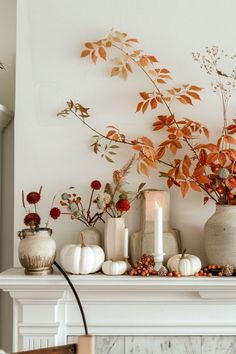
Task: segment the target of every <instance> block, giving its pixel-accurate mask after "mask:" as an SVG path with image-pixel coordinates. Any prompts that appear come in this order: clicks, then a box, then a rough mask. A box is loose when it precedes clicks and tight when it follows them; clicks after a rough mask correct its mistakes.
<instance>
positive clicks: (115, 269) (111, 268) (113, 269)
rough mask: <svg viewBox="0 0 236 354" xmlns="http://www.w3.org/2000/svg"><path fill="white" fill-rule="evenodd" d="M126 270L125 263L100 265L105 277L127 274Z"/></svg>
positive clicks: (110, 262)
mask: <svg viewBox="0 0 236 354" xmlns="http://www.w3.org/2000/svg"><path fill="white" fill-rule="evenodd" d="M127 269H128V267H127V263H126V262H125V261H114V262H113V261H106V262H104V263H103V265H102V271H103V273H104V274H106V275H122V274H124V273H125V272H127Z"/></svg>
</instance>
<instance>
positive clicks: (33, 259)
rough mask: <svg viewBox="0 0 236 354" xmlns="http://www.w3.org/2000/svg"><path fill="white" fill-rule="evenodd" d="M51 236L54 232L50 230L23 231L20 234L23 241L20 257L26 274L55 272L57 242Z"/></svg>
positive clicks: (19, 252) (19, 249) (19, 251)
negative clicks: (53, 266)
mask: <svg viewBox="0 0 236 354" xmlns="http://www.w3.org/2000/svg"><path fill="white" fill-rule="evenodd" d="M51 235H52V230H51V229H49V228H38V229H36V230H32V229H23V230H22V231H19V232H18V236H19V237H20V239H21V240H20V243H19V248H18V255H19V260H20V263H21V265H22V266H23V267H24V268H25V274H28V275H44V274H50V273H52V272H53V268H52V265H53V262H54V260H55V257H56V242H55V240H54V239H53V238H52V237H51Z"/></svg>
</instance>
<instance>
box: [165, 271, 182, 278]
mask: <svg viewBox="0 0 236 354" xmlns="http://www.w3.org/2000/svg"><path fill="white" fill-rule="evenodd" d="M167 277H175V278H180V277H181V274H180V272H176V271H173V272H169V273H167Z"/></svg>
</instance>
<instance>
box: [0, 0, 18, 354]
mask: <svg viewBox="0 0 236 354" xmlns="http://www.w3.org/2000/svg"><path fill="white" fill-rule="evenodd" d="M15 32H16V0H0V61H2V62H3V63H4V64H5V67H6V71H2V70H1V72H0V103H1V104H3V105H5V106H7V107H8V108H10V109H11V110H12V111H14V110H15V52H16V33H15ZM13 140H14V124H13V122H12V123H11V124H10V125H9V126H8V127H7V128H6V129H5V131H4V134H3V139H2V148H0V152H1V153H2V171H3V174H2V181H1V184H2V193H1V199H2V200H1V202H2V214H1V233H0V235H1V236H0V271H2V270H5V269H7V268H10V267H12V266H13V247H14V246H13V244H14V242H13V238H14V230H13V223H14V215H13V213H14V208H13V203H14V200H13V199H14V196H13V186H14V166H13V164H14V157H13V152H14V151H13ZM11 319H12V301H11V299H10V296H9V295H8V294H5V293H2V292H1V294H0V348H4V349H5V350H7V351H9V352H10V351H11V348H12V338H11V337H12V336H11V333H12V320H11Z"/></svg>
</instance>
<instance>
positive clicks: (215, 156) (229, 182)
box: [58, 30, 236, 205]
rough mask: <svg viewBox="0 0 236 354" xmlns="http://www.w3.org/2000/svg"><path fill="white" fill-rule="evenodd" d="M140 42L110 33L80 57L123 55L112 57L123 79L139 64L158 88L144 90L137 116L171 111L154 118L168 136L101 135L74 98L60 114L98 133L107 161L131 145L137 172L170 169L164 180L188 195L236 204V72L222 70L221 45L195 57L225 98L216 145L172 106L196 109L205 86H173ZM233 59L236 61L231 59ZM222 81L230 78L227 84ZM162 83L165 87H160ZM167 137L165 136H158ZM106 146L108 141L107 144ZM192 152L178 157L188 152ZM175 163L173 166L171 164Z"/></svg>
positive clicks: (97, 147) (114, 131)
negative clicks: (235, 113) (230, 109)
mask: <svg viewBox="0 0 236 354" xmlns="http://www.w3.org/2000/svg"><path fill="white" fill-rule="evenodd" d="M136 43H138V40H137V39H136V38H129V37H128V35H127V34H126V33H122V32H118V31H113V30H112V31H111V32H110V33H109V34H108V35H106V36H105V37H104V38H103V39H101V40H98V41H95V42H87V43H85V44H84V49H83V51H82V52H81V57H82V58H83V57H90V58H91V60H92V61H93V63H94V64H96V62H97V60H98V58H101V59H103V60H105V61H106V60H107V58H108V54H109V53H110V51H109V49H110V48H112V49H113V50H112V51H111V53H114V49H115V50H117V51H118V53H119V56H118V57H112V58H111V61H112V63H113V65H114V66H113V68H112V70H111V76H112V77H114V76H119V77H120V78H122V79H125V80H126V79H127V77H128V76H129V75H130V74H131V73H132V72H133V66H134V65H136V66H137V67H138V68H139V69H140V70H141V71H142V72H143V73H144V75H145V77H146V78H147V79H148V80H149V81H150V82H151V84H152V85H153V90H152V91H150V92H146V91H142V92H139V97H140V98H141V100H140V101H139V102H138V104H137V107H136V112H137V113H138V112H141V113H143V114H144V113H145V112H146V111H147V110H148V109H151V110H153V111H156V110H157V109H158V108H159V107H161V106H162V107H164V108H165V109H166V114H161V115H157V116H155V118H154V122H153V124H152V129H153V131H155V132H159V131H161V130H164V131H165V133H166V138H165V139H164V140H162V141H161V142H159V141H158V142H157V143H156V144H155V143H154V142H153V141H152V140H151V139H150V138H149V137H148V136H139V137H136V138H134V139H128V138H127V137H126V135H125V134H124V133H123V132H121V131H120V130H119V129H118V128H117V127H115V126H114V125H112V126H109V127H108V131H107V132H106V133H104V134H103V133H101V132H99V131H98V130H96V129H95V128H94V127H93V126H91V125H90V124H88V122H87V118H88V117H89V114H88V110H89V108H85V107H83V106H82V105H81V104H80V103H75V102H73V101H72V100H70V101H68V102H67V107H66V108H65V109H64V110H63V111H61V112H60V113H59V114H58V116H61V117H67V116H68V115H69V114H71V113H72V114H73V115H75V116H76V117H77V118H79V119H80V121H82V123H83V124H85V125H86V126H87V127H88V128H90V129H91V130H92V131H93V132H95V133H96V135H95V136H94V139H95V140H94V142H93V144H92V147H93V151H94V152H95V153H96V154H98V153H100V154H101V155H102V157H105V158H106V160H107V161H109V162H113V160H112V158H111V156H113V155H115V154H116V151H117V150H116V149H117V148H118V147H119V146H120V145H121V144H126V145H128V146H130V148H131V149H132V150H135V151H136V152H137V155H136V163H137V171H138V172H139V173H142V174H144V175H147V176H149V175H150V169H156V168H157V167H159V166H162V165H163V166H165V167H166V170H164V171H161V172H160V176H161V177H164V178H166V180H167V185H168V187H169V188H170V187H172V186H173V185H175V186H177V187H179V188H180V190H181V193H182V196H183V197H184V196H185V195H186V194H187V193H188V191H189V190H190V188H191V189H192V190H194V191H196V192H202V191H204V192H205V193H206V194H207V196H205V197H204V203H206V202H207V201H208V200H209V199H212V200H213V201H215V202H216V203H218V204H233V205H235V204H236V177H235V176H236V165H235V161H236V151H235V149H234V148H232V145H235V144H236V139H235V137H234V134H235V133H236V119H233V120H232V123H231V124H230V125H228V122H227V118H226V111H227V105H228V102H229V99H230V97H231V95H232V93H233V91H234V90H235V84H236V69H233V71H232V73H231V74H226V73H225V72H224V71H223V70H222V69H221V67H220V59H221V56H220V52H219V50H218V48H217V47H212V48H206V54H204V55H201V54H200V53H194V54H193V56H194V59H195V60H197V61H200V62H201V66H202V68H204V69H205V70H206V72H207V73H208V74H210V75H211V76H212V77H213V78H214V81H215V83H214V84H213V89H214V90H215V91H219V92H220V94H221V99H222V104H223V116H224V124H223V129H222V131H221V132H220V135H219V137H218V139H217V140H216V141H213V142H212V143H209V142H208V141H207V140H208V139H209V130H208V129H207V127H206V126H205V125H203V124H201V123H199V122H196V121H193V120H192V119H190V118H178V117H177V116H176V115H175V114H174V112H173V110H172V107H171V104H172V102H173V101H178V102H180V103H181V104H183V105H193V102H194V101H199V100H200V99H201V98H200V91H201V90H202V88H200V87H198V86H196V85H190V84H184V85H182V86H180V87H173V88H170V87H169V86H168V85H167V83H168V81H169V80H171V79H172V78H171V76H170V71H169V70H168V69H166V68H164V67H161V65H160V63H159V61H158V59H157V58H156V57H155V56H153V55H149V54H146V53H145V52H144V51H143V50H140V49H136V48H134V46H135V45H136ZM232 59H234V57H232ZM222 79H227V81H226V86H225V85H224V84H223V83H222ZM160 85H162V87H164V88H165V89H164V88H163V89H160V87H159V86H160ZM158 138H161V139H163V138H162V136H160V135H159V136H158ZM201 139H203V141H201ZM104 142H105V143H104ZM185 147H186V148H187V149H188V152H187V153H186V152H185V151H183V153H181V154H180V156H178V158H177V157H176V154H177V153H179V152H181V150H183V149H184V148H185ZM170 160H171V162H169V161H170Z"/></svg>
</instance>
